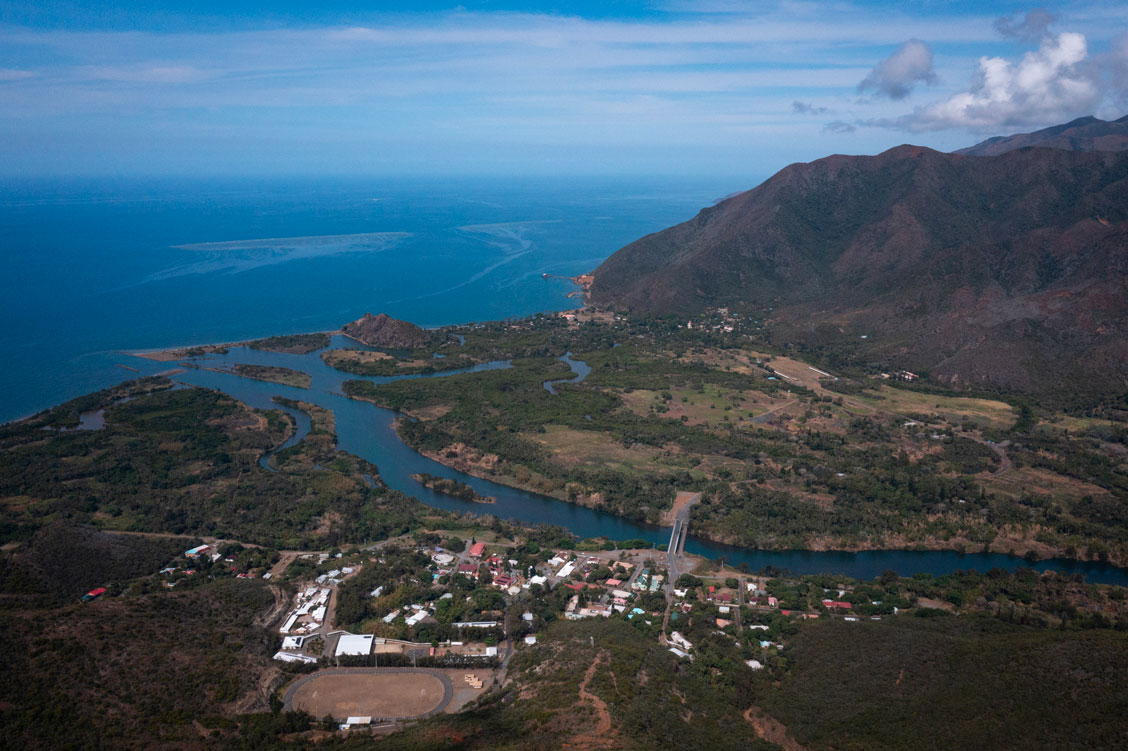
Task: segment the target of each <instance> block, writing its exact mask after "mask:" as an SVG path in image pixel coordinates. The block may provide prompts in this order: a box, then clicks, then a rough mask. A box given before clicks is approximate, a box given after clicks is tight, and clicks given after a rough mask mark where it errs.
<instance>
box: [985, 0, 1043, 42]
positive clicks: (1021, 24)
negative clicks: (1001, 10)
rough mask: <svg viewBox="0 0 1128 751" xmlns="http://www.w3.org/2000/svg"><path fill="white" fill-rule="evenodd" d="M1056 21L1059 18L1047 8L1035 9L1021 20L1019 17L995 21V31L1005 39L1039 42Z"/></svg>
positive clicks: (1004, 17)
mask: <svg viewBox="0 0 1128 751" xmlns="http://www.w3.org/2000/svg"><path fill="white" fill-rule="evenodd" d="M1056 20H1057V16H1056V15H1054V14H1053V13H1050V12H1049V11H1048V10H1046V9H1045V8H1035V9H1034V10H1032V11H1029V12H1028V13H1026V15H1024V16H1023V17H1022V18H1021V19H1019V18H1018V17H1017V16H1003V17H1002V18H997V19H995V31H997V32H999V33H1000V34H1002V35H1003V36H1005V37H1011V38H1013V39H1023V40H1025V41H1027V42H1038V41H1041V40H1042V39H1043V38H1044V37H1045V36H1046V35H1047V34H1048V33H1049V28H1050V24H1052V23H1053V22H1054V21H1056Z"/></svg>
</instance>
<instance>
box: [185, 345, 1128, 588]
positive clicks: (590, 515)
mask: <svg viewBox="0 0 1128 751" xmlns="http://www.w3.org/2000/svg"><path fill="white" fill-rule="evenodd" d="M350 347H352V348H355V347H356V342H355V341H353V340H351V339H349V338H347V337H344V336H340V335H337V336H334V337H332V338H331V340H330V343H329V346H328V347H326V348H325V349H322V350H317V351H314V352H310V353H308V354H304V355H296V354H287V353H281V352H269V351H265V350H256V349H251V348H249V347H232V348H230V349H228V350H227V351H226V352H224V353H222V354H218V353H213V354H209V355H206V356H203V357H199V358H195V359H192V360H191V362H192V364H194V365H201V366H212V365H223V366H230V365H235V364H245V365H268V366H276V367H284V368H289V369H291V370H296V371H299V372H302V373H306V374H307V375H309V376H310V377H311V384H310V387H309V388H308V389H300V388H295V387H292V386H285V385H281V384H277V383H270V382H266V381H257V380H252V379H249V378H243V377H241V376H238V375H235V374H234V373H230V372H217V371H215V370H205V369H203V368H202V367H198V368H190V369H188V370H187V371H186V372H184V373H181V374H178V375H177V376H176V380H177V381H180V382H183V383H186V384H190V385H193V386H200V387H204V388H211V389H216V390H218V391H222V392H224V393H226V394H228V395H230V396H232V397H234V398H236V399H239V400H240V401H242V402H244V403H246V404H248V405H249V406H251V407H256V408H259V409H283V410H284V411H286V412H288V413H290V414H291V416H293V417H294V418H295V419H297V420H298V425H299V429H298V431H296V432H295V434H294V435H292V436H291V437H290V438H289V439H287V441H286V443H284V444H283V445H282V446H279V447H277V448H276V449H275V450H274V451H271V452H269V453H268V455H267V456H264V457H263V461H267V464H265V465H264V466H266V467H267V469H273V468H272V467H270V466H269V457H270V456H272V455H273V454H274V453H275V452H276V451H278V450H281V449H283V448H288V447H289V446H291V445H294V444H296V443H297V442H298V441H300V440H301V438H303V437H304V436H305V435H306V434H307V433H308V432H309V416H308V415H306V414H305V413H303V412H301V410H297V409H293V408H290V407H283V405H280V404H278V403H277V402H276V401H275V398H276V397H282V398H286V399H290V400H293V401H300V402H309V403H312V404H316V405H318V406H320V407H323V408H325V409H328V410H330V411H332V412H333V414H334V417H335V421H336V428H337V441H338V448H340V449H341V450H342V451H346V452H348V453H350V454H353V455H355V456H358V457H360V458H362V459H365V460H366V461H369V462H371V463H372V464H374V465H376V467H378V468H379V471H380V476H381V477H382V478H383V480H384V482H385V483H386V484H387V485H388V487H390V488H392V489H394V490H398V491H400V492H402V493H405V494H406V495H409V496H413V497H415V498H417V499H418V500H420V501H421V502H423V503H425V504H427V505H428V506H431V507H434V508H439V509H444V510H446V511H453V512H458V513H473V514H479V515H481V514H488V515H490V516H497V517H499V518H502V519H510V520H515V521H518V522H521V523H525V524H551V525H555V526H560V527H565V528H566V529H568V530H569V531H571V532H572V533H573V534H575V535H577V536H579V537H581V538H588V537H603V538H606V539H609V540H638V539H641V540H646V541H647V542H650V543H653V544H663V543H666V542H668V540H669V537H670V533H669V528H664V527H658V526H653V525H649V524H644V523H640V522H635V521H632V520H630V519H627V518H625V517H621V516H615V515H613V514H609V513H606V512H604V511H599V510H596V509H591V508H586V507H583V506H578V505H576V504H573V503H568V502H567V501H561V500H558V499H556V498H551V497H549V496H544V495H540V494H537V493H532V492H529V491H525V490H519V489H516V488H512V487H509V486H507V485H501V484H499V483H495V482H492V481H490V480H485V479H482V478H478V477H474V476H473V475H469V474H466V473H464V472H460V471H458V470H455V469H451V468H450V467H447V466H445V465H443V464H440V463H439V462H437V461H435V460H433V459H430V458H428V457H426V456H423V455H422V454H419V453H417V452H416V451H415V450H414V449H412V448H411V447H409V446H408V445H407V444H405V443H404V442H403V441H402V440H401V439H400V438H399V435H398V434H397V433H396V431H395V429H394V420H395V418H396V417H397V414H396V413H395V412H393V411H392V410H388V409H384V408H382V407H377V406H375V405H374V404H371V403H369V402H365V401H360V400H356V399H350V398H348V397H346V396H345V395H344V393H343V392H342V384H343V383H344V382H345V381H346V380H365V381H370V382H372V383H376V384H379V383H389V382H392V381H401V380H410V379H416V378H449V377H452V376H457V375H460V374H464V373H470V372H480V371H484V370H496V369H503V368H509V367H512V364H511V363H510V362H509V361H504V360H501V361H493V362H488V363H483V364H479V365H475V366H474V367H471V368H464V369H461V370H450V371H443V372H438V373H429V374H423V375H397V376H359V375H354V374H351V373H345V372H343V371H339V370H336V369H335V368H332V367H330V366H328V365H326V364H325V362H324V361H323V360H322V359H321V353H322V352H324V351H325V350H326V349H344V348H350ZM570 355H571V353H568V354H567V355H564V357H562V358H559V359H560V360H561V361H562V362H566V363H568V364H569V367H571V368H572V372H573V373H574V374H575V375H574V376H573V377H572V378H566V379H557V380H553V381H548V382H545V383H544V384H543V386H544V388H546V389H547V390H549V391H550V392H551V393H555V391H554V389H553V388H550V385H551V384H559V383H561V382H568V383H578V382H580V381H582V380H583V379H584V378H585V377H586V376H587V374H588V373H589V372H590V368H588V366H587V365H586V364H585V363H583V362H582V361H580V360H574V359H572V358H571V357H570ZM581 366H582V367H581ZM303 421H304V423H303ZM303 425H304V432H303ZM416 474H428V475H434V476H437V477H443V478H447V479H451V480H457V481H459V482H461V483H465V484H466V485H469V486H470V487H472V488H473V489H474V490H475V491H477V492H478V493H479V494H480V495H481V496H486V497H492V498H494V499H496V500H495V502H494V503H492V504H488V505H483V504H480V503H474V502H472V501H464V500H461V499H459V498H455V497H452V496H449V495H445V494H442V493H438V492H435V491H433V490H430V489H428V488H426V487H424V486H422V485H421V484H420V483H419V482H418V481H417V480H415V479H414V477H413V475H416ZM684 549H685V552H687V553H690V554H694V555H701V556H704V557H706V558H711V559H718V558H723V559H724V560H725V562H726V563H727V564H728V565H730V566H742V565H743V566H747V567H748V570H751V571H758V570H761V569H764V568H768V567H772V568H775V569H779V570H787V571H790V572H792V573H795V574H820V573H828V574H842V575H846V576H849V577H851V578H854V579H872V578H874V577H876V576H879V575H881V574H882V573H883V572H885V571H889V570H892V571H895V572H897V573H898V574H900V575H902V576H911V575H913V574H918V573H920V574H932V575H934V576H941V575H944V574H950V573H952V572H955V571H960V570H969V569H975V570H979V571H987V570H990V569H992V568H1001V569H1007V570H1015V569H1018V568H1033V569H1035V570H1038V571H1057V572H1061V573H1065V574H1083V575H1084V576H1085V577H1086V578H1087V579H1088V580H1089V581H1092V582H1097V583H1104V584H1116V585H1120V586H1128V569H1126V568H1120V567H1117V566H1112V565H1109V564H1104V563H1098V562H1089V561H1075V560H1070V559H1062V558H1053V559H1046V560H1042V561H1038V562H1036V563H1029V562H1027V561H1026V560H1025V559H1023V558H1019V557H1017V556H1011V555H1005V554H1003V553H959V552H957V551H951V550H871V551H862V552H857V553H852V552H844V551H811V550H753V549H749V548H741V547H736V546H733V545H726V544H724V543H719V542H714V541H711V540H707V539H704V538H701V537H697V536H694V535H693V534H692V527H691V533H690V535H689V536H688V537H687V539H686V543H685V548H684Z"/></svg>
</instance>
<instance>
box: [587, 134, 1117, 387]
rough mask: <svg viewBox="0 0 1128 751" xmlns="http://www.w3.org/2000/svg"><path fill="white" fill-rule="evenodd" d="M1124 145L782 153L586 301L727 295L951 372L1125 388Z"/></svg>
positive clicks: (897, 361) (870, 357)
mask: <svg viewBox="0 0 1128 751" xmlns="http://www.w3.org/2000/svg"><path fill="white" fill-rule="evenodd" d="M1126 278H1128V153H1126V152H1119V153H1111V152H1080V151H1065V150H1054V149H1023V150H1018V151H1011V152H1008V153H1005V154H1002V155H1000V156H997V157H992V158H982V157H970V156H963V155H958V154H944V153H940V152H937V151H932V150H930V149H927V148H922V147H918V146H899V147H897V148H894V149H890V150H889V151H886V152H884V153H882V154H879V155H877V156H841V155H836V156H830V157H827V158H825V159H820V160H818V161H815V162H811V163H806V164H793V165H791V166H789V167H786V168H785V169H783V170H781V171H780V172H779V173H777V174H776V175H774V176H773V177H771V178H770V179H768V180H767V181H766V182H764V183H763V184H761V185H760V186H759V187H757V188H755V189H753V190H750V191H748V192H746V193H742V194H740V195H737V196H735V197H732V198H729V199H728V200H725V201H722V202H721V203H719V204H717V205H715V206H712V207H710V208H707V209H704V210H703V211H701V212H700V213H699V214H698V215H697V216H696V217H694V218H693V219H691V220H690V221H688V222H685V223H683V224H680V225H677V226H675V227H671V228H669V229H666V230H663V231H661V232H658V233H655V234H652V235H648V236H646V237H644V238H642V239H640V240H637V241H635V242H634V243H632V244H630V245H628V246H626V247H625V248H622V249H621V250H619V251H618V252H616V253H615V254H614V255H612V256H611V257H610V258H609V259H607V260H606V261H605V262H604V263H603V264H602V265H601V266H600V267H599V268H598V269H596V271H595V281H594V283H593V285H592V288H591V299H592V302H593V303H595V304H597V305H607V306H611V307H614V308H617V309H621V310H630V311H635V312H645V313H671V312H679V313H687V314H688V313H695V312H698V311H701V310H703V309H705V308H708V307H717V306H728V307H731V308H733V309H734V310H735V311H736V312H740V313H746V314H748V315H750V316H756V317H759V318H761V319H763V320H765V321H767V325H768V326H769V329H770V331H771V332H772V334H773V336H775V337H776V338H777V339H778V340H780V341H792V342H799V343H807V344H811V345H814V346H819V347H824V348H826V347H840V348H846V349H849V350H850V351H851V352H852V353H853V355H852V356H853V357H855V358H856V359H857V360H859V361H861V362H881V363H883V364H885V365H892V366H900V367H904V368H908V369H912V370H924V371H931V374H932V375H933V376H936V377H938V378H940V379H941V380H945V381H948V382H951V383H969V382H971V383H979V384H989V385H994V386H1000V387H1005V388H1013V389H1021V390H1027V391H1045V390H1048V389H1062V388H1068V387H1069V385H1070V384H1073V383H1076V382H1077V381H1078V370H1077V368H1078V363H1080V362H1083V363H1084V364H1085V366H1084V371H1085V374H1084V379H1083V383H1084V387H1085V388H1086V389H1088V390H1095V391H1098V392H1105V393H1115V392H1123V390H1124V385H1125V375H1126V374H1128V337H1126V333H1128V332H1126V330H1125V329H1126V322H1125V315H1124V314H1125V311H1126V310H1128V289H1126V285H1125V280H1126Z"/></svg>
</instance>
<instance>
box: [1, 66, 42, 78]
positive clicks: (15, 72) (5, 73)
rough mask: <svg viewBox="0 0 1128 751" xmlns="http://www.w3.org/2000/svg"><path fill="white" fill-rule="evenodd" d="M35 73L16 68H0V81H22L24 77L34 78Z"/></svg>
mask: <svg viewBox="0 0 1128 751" xmlns="http://www.w3.org/2000/svg"><path fill="white" fill-rule="evenodd" d="M34 77H35V73H34V72H32V71H30V70H19V69H17V68H0V81H22V80H24V79H26V78H34Z"/></svg>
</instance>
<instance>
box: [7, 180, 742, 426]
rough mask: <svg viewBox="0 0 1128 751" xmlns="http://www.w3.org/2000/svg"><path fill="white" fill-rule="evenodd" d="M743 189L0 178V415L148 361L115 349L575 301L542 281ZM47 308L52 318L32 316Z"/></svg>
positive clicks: (442, 320) (467, 317)
mask: <svg viewBox="0 0 1128 751" xmlns="http://www.w3.org/2000/svg"><path fill="white" fill-rule="evenodd" d="M753 184H754V181H752V180H749V181H748V184H747V185H740V184H738V183H735V182H733V181H732V178H699V179H696V180H694V179H688V178H684V179H683V178H669V179H667V180H663V181H659V180H655V179H653V178H649V177H640V178H599V177H593V178H587V179H580V178H574V177H560V178H555V179H552V178H527V179H521V180H514V179H510V178H503V177H488V176H487V177H482V178H480V179H470V178H441V179H439V178H434V179H423V178H420V179H414V180H405V179H391V178H373V179H369V178H348V179H345V178H334V179H283V178H277V179H266V180H261V181H255V180H247V179H235V178H231V179H226V178H207V179H204V178H201V179H196V180H184V179H173V178H170V179H164V180H158V179H154V178H135V179H121V180H112V181H111V180H102V181H91V180H86V179H79V180H73V181H61V180H57V179H53V178H42V179H30V178H27V179H23V180H20V181H16V182H14V183H9V184H8V185H7V186H6V188H5V191H4V193H3V195H2V198H0V231H3V232H4V233H5V236H6V237H7V238H8V242H7V243H6V245H5V247H4V249H3V256H4V262H5V265H6V266H7V267H8V268H9V269H10V274H11V278H12V280H13V281H14V283H13V285H12V292H11V294H10V295H9V296H8V299H7V300H6V301H5V302H3V303H0V312H3V315H4V318H5V320H6V321H8V326H6V327H5V330H4V332H3V333H2V334H0V356H3V358H4V360H5V362H7V363H8V368H6V369H5V370H4V371H3V372H2V373H0V386H2V388H3V393H4V394H5V396H4V399H3V401H2V402H0V422H10V421H13V420H18V419H22V418H25V417H28V416H30V415H33V414H36V413H38V412H40V411H42V410H43V409H48V408H50V407H52V406H54V405H56V404H59V403H62V402H65V401H67V400H69V399H73V398H75V397H78V396H81V395H83V394H86V393H90V392H93V391H97V390H99V389H102V388H106V387H109V386H111V385H114V384H115V383H119V382H121V381H123V380H128V379H130V378H135V377H138V376H140V375H151V374H152V373H155V372H160V370H162V369H164V368H159V369H156V370H153V369H152V368H150V366H148V365H147V364H146V361H143V360H140V361H139V360H138V358H133V357H130V356H129V354H130V353H133V352H142V351H153V350H160V349H169V348H172V347H180V346H196V345H201V344H216V343H222V342H242V341H248V340H252V339H258V338H263V337H267V336H276V335H281V334H295V333H309V332H315V331H335V330H337V329H339V328H340V327H341V326H343V325H344V324H346V323H348V322H349V321H351V320H355V319H356V318H358V317H360V316H361V315H363V314H364V313H367V312H371V313H374V314H375V313H381V312H384V313H388V314H389V315H392V316H394V317H396V318H402V319H404V320H410V321H412V322H413V323H416V324H418V325H420V326H423V327H426V328H436V327H441V326H447V325H455V324H465V323H472V322H476V321H490V320H502V319H506V318H518V317H524V316H529V315H534V314H536V313H549V312H557V311H560V310H566V309H569V308H572V307H576V306H577V305H576V301H575V299H574V298H568V297H567V295H568V293H569V292H571V291H573V290H574V289H575V288H574V286H573V285H572V284H571V283H570V282H568V281H567V280H566V279H561V278H558V277H570V276H575V275H577V274H581V273H585V272H588V271H591V270H592V269H594V268H595V267H596V266H598V265H599V263H601V262H602V261H603V259H605V258H606V257H607V256H609V255H610V254H611V253H613V252H614V251H615V250H617V249H618V248H620V247H622V246H623V245H626V244H628V243H630V242H632V241H633V240H635V239H637V238H639V237H642V236H644V235H645V234H648V233H650V232H654V231H657V230H660V229H663V228H665V227H667V226H670V225H672V224H676V223H678V222H681V221H685V220H687V219H690V218H691V217H693V216H694V215H695V214H696V213H697V212H698V211H699V210H700V209H702V208H704V207H706V206H709V205H711V204H712V203H714V202H715V201H716V200H718V199H719V198H721V197H723V196H726V195H728V194H730V193H732V192H733V191H734V190H738V189H747V188H750V187H752V186H753ZM185 246H187V247H185ZM544 273H549V274H551V275H553V278H549V279H543V278H541V275H542V274H544ZM47 301H49V302H50V304H51V310H52V313H51V315H50V316H46V315H39V314H38V311H40V310H43V309H45V305H44V303H45V302H47ZM139 363H140V364H139ZM121 366H126V367H128V368H135V369H136V371H137V372H134V371H131V370H123V368H122V367H121ZM150 370H152V372H150Z"/></svg>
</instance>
